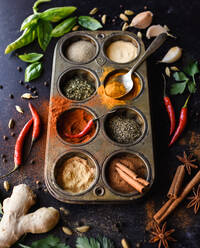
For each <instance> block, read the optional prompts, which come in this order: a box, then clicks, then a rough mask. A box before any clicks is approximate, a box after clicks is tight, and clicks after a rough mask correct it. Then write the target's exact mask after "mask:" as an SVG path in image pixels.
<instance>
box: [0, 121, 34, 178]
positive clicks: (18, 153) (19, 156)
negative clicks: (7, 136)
mask: <svg viewBox="0 0 200 248" xmlns="http://www.w3.org/2000/svg"><path fill="white" fill-rule="evenodd" d="M32 123H33V119H31V120H29V121H28V122H27V123H26V124H25V126H24V127H23V129H22V130H21V132H20V134H19V136H18V138H17V141H16V144H15V152H14V164H15V166H14V168H13V170H12V171H10V172H9V173H7V174H6V175H4V176H2V177H1V178H3V177H6V176H8V175H10V174H11V173H13V172H14V171H16V170H17V169H18V168H19V166H20V165H21V164H22V160H23V152H22V151H23V145H24V140H25V138H26V135H27V133H28V132H29V130H30V128H31V126H32Z"/></svg>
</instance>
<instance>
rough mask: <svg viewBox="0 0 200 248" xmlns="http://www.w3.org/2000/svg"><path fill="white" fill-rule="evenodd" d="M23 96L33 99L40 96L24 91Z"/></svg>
mask: <svg viewBox="0 0 200 248" xmlns="http://www.w3.org/2000/svg"><path fill="white" fill-rule="evenodd" d="M21 98H23V99H33V98H38V96H33V95H31V93H24V94H23V95H21Z"/></svg>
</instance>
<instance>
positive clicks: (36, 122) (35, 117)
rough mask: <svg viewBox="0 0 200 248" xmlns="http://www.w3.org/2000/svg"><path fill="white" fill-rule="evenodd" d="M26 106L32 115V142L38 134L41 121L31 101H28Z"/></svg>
mask: <svg viewBox="0 0 200 248" xmlns="http://www.w3.org/2000/svg"><path fill="white" fill-rule="evenodd" d="M28 106H29V109H30V111H31V114H32V117H33V133H32V143H33V142H34V141H35V140H36V139H37V138H38V137H39V135H40V126H41V121H40V116H39V114H38V112H37V110H36V109H35V107H34V106H33V105H32V104H31V103H29V105H28Z"/></svg>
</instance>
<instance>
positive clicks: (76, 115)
mask: <svg viewBox="0 0 200 248" xmlns="http://www.w3.org/2000/svg"><path fill="white" fill-rule="evenodd" d="M92 118H93V116H92V114H90V113H89V112H88V111H86V110H84V109H71V110H69V111H66V112H64V113H63V114H62V115H61V116H60V117H59V119H58V122H57V130H58V133H59V134H60V136H61V137H62V138H63V139H64V140H66V141H67V142H69V143H72V144H80V143H85V142H87V141H89V140H90V139H91V138H92V137H93V136H94V134H95V131H96V124H95V123H94V124H93V125H92V128H91V129H90V131H89V132H88V133H87V134H86V135H84V136H83V137H80V138H69V137H66V136H65V133H67V134H68V135H74V134H78V133H80V132H81V131H83V129H84V128H85V127H86V125H87V124H88V122H89V120H91V119H92Z"/></svg>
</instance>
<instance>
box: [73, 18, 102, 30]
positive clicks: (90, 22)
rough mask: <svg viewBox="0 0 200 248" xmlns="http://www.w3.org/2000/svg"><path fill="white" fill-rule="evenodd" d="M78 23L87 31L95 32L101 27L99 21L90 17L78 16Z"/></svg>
mask: <svg viewBox="0 0 200 248" xmlns="http://www.w3.org/2000/svg"><path fill="white" fill-rule="evenodd" d="M78 23H79V24H80V25H81V26H82V27H84V28H86V29H89V30H97V29H99V28H102V27H103V26H102V25H101V23H100V22H99V21H97V20H96V19H95V18H93V17H90V16H79V18H78Z"/></svg>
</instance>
